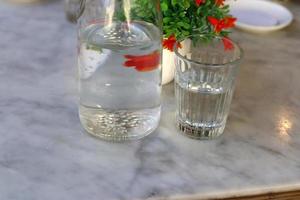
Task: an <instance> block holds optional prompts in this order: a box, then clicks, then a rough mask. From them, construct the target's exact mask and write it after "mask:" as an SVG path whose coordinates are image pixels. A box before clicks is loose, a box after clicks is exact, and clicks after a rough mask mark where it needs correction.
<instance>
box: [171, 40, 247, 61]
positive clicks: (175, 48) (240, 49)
mask: <svg viewBox="0 0 300 200" xmlns="http://www.w3.org/2000/svg"><path fill="white" fill-rule="evenodd" d="M193 36H198V37H199V36H200V37H201V35H190V36H188V37H186V38H184V39H182V40H180V41H177V42H176V44H175V45H174V53H175V55H176V56H178V57H179V58H181V59H183V60H186V61H188V62H190V63H193V64H197V65H204V66H206V67H208V66H213V67H224V66H227V65H232V64H238V63H239V62H240V61H241V60H242V59H243V57H244V50H243V49H242V48H241V47H240V45H238V44H237V43H236V42H235V41H233V40H231V39H229V38H225V37H220V36H215V37H214V39H218V40H222V39H224V38H225V39H226V40H229V41H230V42H231V43H232V44H233V45H234V46H235V47H237V48H238V49H239V51H240V55H239V56H238V58H236V59H234V60H232V61H229V62H226V63H223V64H212V63H205V62H198V61H195V60H192V59H189V58H186V57H184V56H183V55H181V54H180V53H179V51H178V49H179V48H178V44H179V43H180V42H183V41H184V40H186V39H190V38H191V37H193Z"/></svg>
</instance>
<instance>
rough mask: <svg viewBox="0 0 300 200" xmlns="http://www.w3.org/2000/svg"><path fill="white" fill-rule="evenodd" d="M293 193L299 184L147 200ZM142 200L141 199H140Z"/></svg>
mask: <svg viewBox="0 0 300 200" xmlns="http://www.w3.org/2000/svg"><path fill="white" fill-rule="evenodd" d="M292 191H300V183H299V184H290V185H284V186H281V185H278V186H269V187H261V188H254V189H241V190H228V191H222V192H211V193H205V194H193V195H176V196H173V197H159V198H149V199H147V200H209V199H222V198H224V199H226V198H236V197H245V196H256V195H262V194H268V193H285V192H292ZM139 200H140V199H139Z"/></svg>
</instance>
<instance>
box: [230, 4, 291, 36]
mask: <svg viewBox="0 0 300 200" xmlns="http://www.w3.org/2000/svg"><path fill="white" fill-rule="evenodd" d="M228 4H229V5H230V8H231V14H232V15H233V16H234V17H236V18H237V23H236V26H237V28H240V29H243V30H246V31H251V32H259V33H262V32H270V31H276V30H280V29H283V28H285V27H287V26H288V25H290V24H291V22H292V21H293V14H292V13H291V12H290V11H289V10H288V9H287V8H285V7H284V6H282V5H280V4H277V3H274V2H270V1H264V0H229V1H228Z"/></svg>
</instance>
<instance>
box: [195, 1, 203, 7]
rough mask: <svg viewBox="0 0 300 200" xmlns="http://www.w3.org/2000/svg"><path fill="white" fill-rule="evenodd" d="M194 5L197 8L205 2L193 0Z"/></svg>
mask: <svg viewBox="0 0 300 200" xmlns="http://www.w3.org/2000/svg"><path fill="white" fill-rule="evenodd" d="M195 3H196V5H197V6H198V7H199V6H200V5H201V4H203V3H205V0H195Z"/></svg>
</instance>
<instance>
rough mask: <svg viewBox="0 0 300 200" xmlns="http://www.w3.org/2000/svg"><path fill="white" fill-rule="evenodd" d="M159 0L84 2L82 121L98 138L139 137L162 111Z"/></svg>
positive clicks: (149, 130)
mask: <svg viewBox="0 0 300 200" xmlns="http://www.w3.org/2000/svg"><path fill="white" fill-rule="evenodd" d="M159 9H160V6H159V0H150V1H144V0H87V1H85V2H83V1H80V3H79V6H78V12H77V13H75V14H74V15H73V16H75V17H76V19H77V18H78V19H77V22H78V39H79V46H78V49H79V53H78V66H79V77H80V86H79V87H80V88H79V94H80V106H79V115H80V121H81V123H82V125H83V127H84V129H85V130H86V131H87V132H88V133H90V134H92V135H93V136H96V137H99V138H102V139H105V140H110V141H124V140H131V139H139V138H143V137H145V136H147V135H148V134H150V133H152V132H153V131H154V130H155V129H156V128H157V126H158V124H159V120H160V113H161V100H160V96H161V52H162V47H161V46H162V45H161V41H162V35H161V16H160V10H159Z"/></svg>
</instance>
